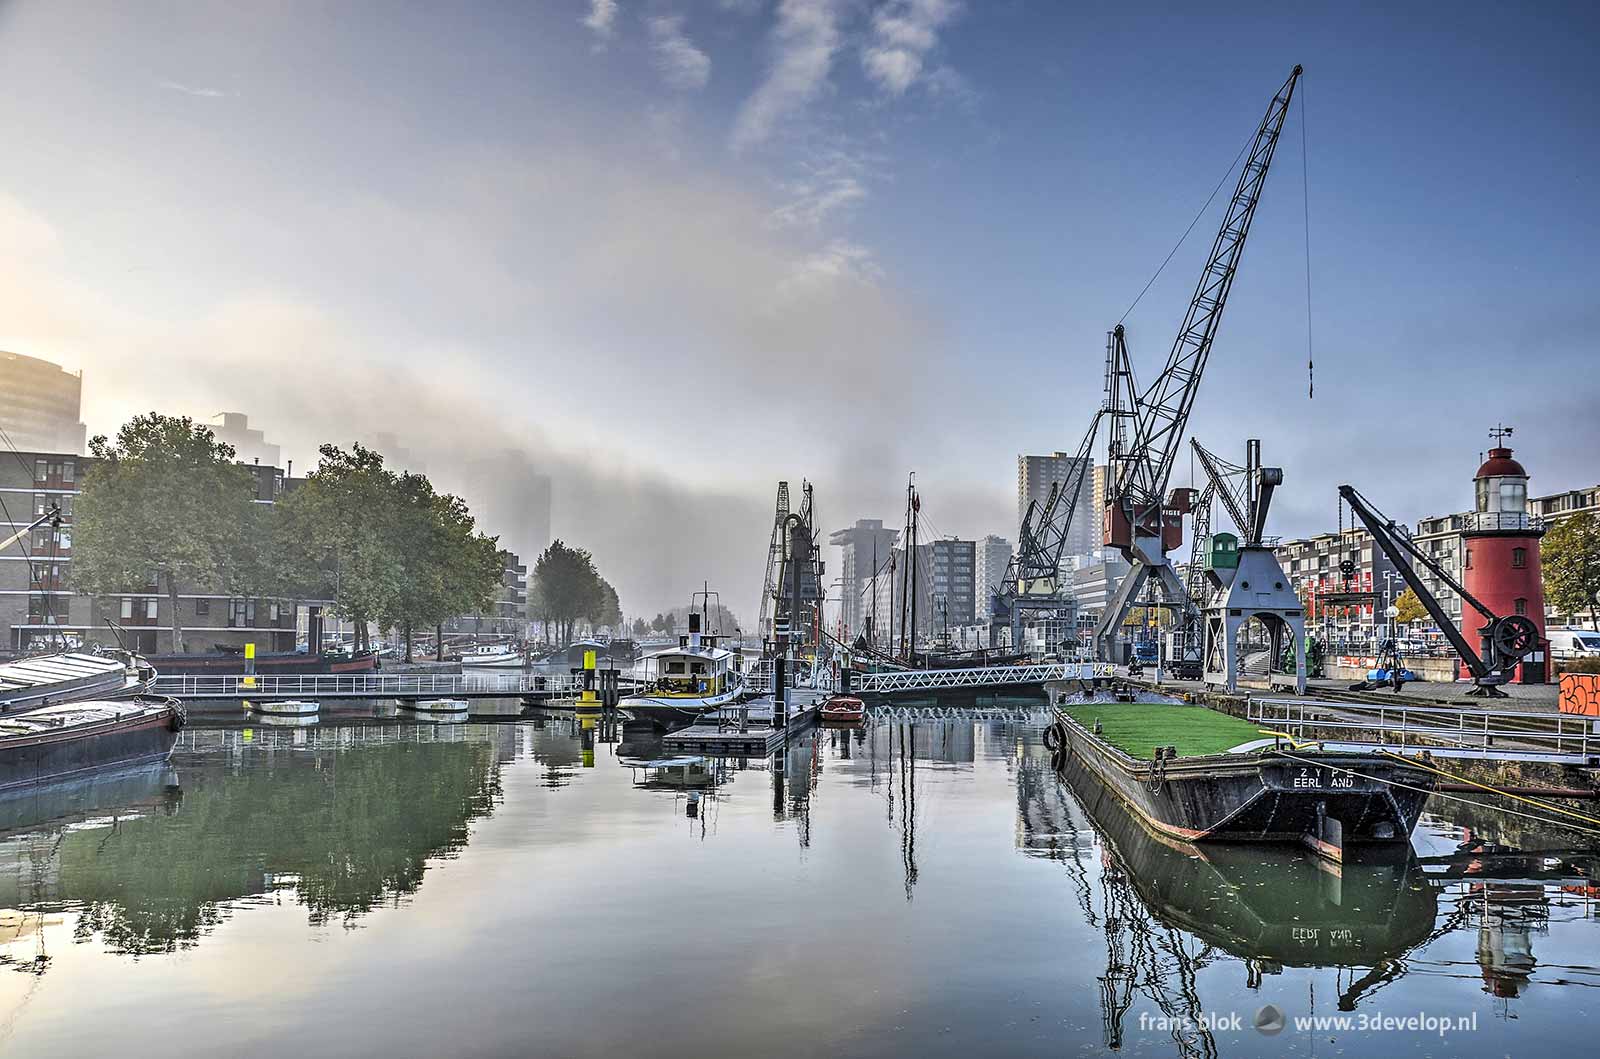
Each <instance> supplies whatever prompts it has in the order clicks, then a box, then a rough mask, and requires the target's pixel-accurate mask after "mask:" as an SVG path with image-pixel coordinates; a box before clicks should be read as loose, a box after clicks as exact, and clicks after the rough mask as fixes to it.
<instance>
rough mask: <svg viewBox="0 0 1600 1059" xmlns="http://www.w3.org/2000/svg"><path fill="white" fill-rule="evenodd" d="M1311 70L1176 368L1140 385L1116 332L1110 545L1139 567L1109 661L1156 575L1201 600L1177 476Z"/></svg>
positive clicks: (1256, 166) (1210, 272)
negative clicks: (1190, 577) (1183, 550)
mask: <svg viewBox="0 0 1600 1059" xmlns="http://www.w3.org/2000/svg"><path fill="white" fill-rule="evenodd" d="M1301 72H1302V71H1301V68H1300V67H1299V66H1296V67H1295V68H1294V70H1293V71H1292V72H1291V73H1290V74H1289V78H1288V80H1286V81H1284V83H1283V86H1282V87H1281V88H1279V89H1278V91H1277V93H1276V94H1275V95H1274V96H1273V97H1272V103H1271V104H1270V105H1269V106H1268V107H1267V113H1266V116H1265V117H1263V118H1262V119H1261V124H1260V125H1259V126H1258V127H1257V129H1256V135H1255V139H1254V140H1253V141H1252V143H1251V145H1250V146H1249V148H1248V153H1247V156H1246V157H1245V162H1244V168H1243V169H1242V170H1241V171H1240V173H1239V181H1238V184H1237V186H1236V187H1235V188H1234V192H1233V198H1232V200H1231V201H1230V202H1229V204H1228V209H1227V212H1226V214H1225V215H1224V216H1223V219H1222V227H1221V228H1220V229H1218V231H1217V236H1216V239H1215V240H1214V241H1213V242H1212V245H1211V253H1210V254H1209V256H1208V257H1207V259H1206V265H1205V267H1204V268H1203V269H1202V270H1201V272H1200V281H1199V283H1198V284H1197V285H1196V287H1195V292H1194V296H1193V297H1192V298H1191V299H1190V302H1189V311H1188V313H1187V314H1186V315H1185V317H1184V321H1183V325H1182V326H1181V327H1180V328H1179V329H1178V335H1177V338H1176V339H1175V340H1174V342H1173V344H1172V350H1171V352H1170V353H1169V354H1168V355H1167V363H1166V367H1165V368H1164V369H1163V370H1162V372H1161V374H1160V375H1159V376H1157V377H1156V380H1155V381H1154V382H1153V383H1151V384H1150V386H1149V387H1148V388H1147V389H1145V390H1143V391H1140V390H1139V389H1138V387H1137V385H1136V383H1135V381H1134V375H1133V365H1132V361H1131V359H1130V358H1129V356H1128V347H1127V341H1126V334H1125V332H1124V330H1123V327H1122V325H1121V324H1118V325H1117V326H1116V328H1115V329H1114V330H1113V331H1112V332H1111V335H1110V339H1109V344H1108V345H1109V350H1108V352H1109V356H1108V360H1109V363H1108V366H1107V389H1108V391H1109V397H1110V401H1109V407H1108V408H1107V409H1104V410H1102V412H1101V413H1097V418H1098V417H1099V416H1100V415H1110V416H1111V417H1112V429H1111V444H1110V451H1109V453H1108V456H1107V467H1108V473H1107V475H1106V494H1105V524H1104V527H1103V529H1104V532H1105V537H1104V540H1105V543H1106V546H1107V547H1108V548H1115V549H1116V550H1117V551H1119V552H1120V553H1121V554H1122V555H1123V556H1124V557H1125V558H1126V559H1127V560H1128V562H1129V564H1130V567H1131V569H1130V570H1129V572H1128V574H1127V576H1126V577H1124V578H1123V579H1122V582H1121V584H1120V585H1118V587H1117V591H1116V592H1115V593H1114V594H1113V595H1112V597H1111V599H1109V600H1108V601H1107V604H1106V608H1105V611H1104V612H1103V613H1102V614H1101V617H1100V623H1099V625H1098V626H1096V628H1095V645H1096V653H1097V654H1098V656H1099V657H1100V658H1102V659H1109V660H1113V661H1114V660H1116V656H1117V648H1118V644H1119V641H1120V630H1121V628H1122V622H1123V620H1124V619H1125V618H1126V617H1127V614H1128V611H1129V610H1130V609H1131V608H1132V607H1133V606H1134V603H1135V601H1136V600H1138V599H1139V598H1140V596H1141V594H1142V592H1143V591H1144V588H1145V583H1146V582H1147V581H1148V580H1149V579H1150V578H1151V577H1154V578H1156V580H1157V583H1158V585H1159V587H1160V588H1161V590H1162V594H1163V596H1164V598H1165V601H1166V602H1167V604H1168V605H1171V606H1180V607H1185V608H1187V607H1189V606H1191V605H1192V604H1190V603H1189V602H1188V598H1187V593H1186V591H1185V588H1184V585H1183V584H1182V582H1180V581H1179V580H1178V577H1177V574H1176V573H1174V572H1173V569H1172V565H1171V563H1170V562H1169V561H1168V559H1167V553H1168V552H1169V551H1171V550H1172V549H1174V548H1176V547H1178V545H1179V544H1181V543H1182V540H1183V516H1184V514H1185V513H1187V512H1188V511H1189V510H1190V508H1191V507H1192V506H1193V500H1194V490H1193V489H1178V490H1174V491H1173V493H1172V495H1170V496H1168V495H1167V482H1168V479H1169V478H1170V477H1171V475H1172V466H1173V461H1174V459H1175V457H1176V455H1177V452H1178V448H1179V445H1180V444H1181V442H1182V438H1183V431H1184V428H1185V427H1186V426H1187V425H1188V422H1189V413H1190V411H1191V410H1192V409H1193V407H1194V400H1195V395H1196V393H1197V392H1198V391H1199V387H1200V379H1201V376H1202V375H1203V374H1204V372H1205V367H1206V360H1207V358H1208V357H1209V356H1210V353H1211V345H1212V342H1213V341H1214V340H1215V338H1216V334H1217V325H1218V324H1219V323H1220V322H1221V320H1222V310H1223V307H1224V306H1225V305H1226V304H1227V301H1228V292H1229V291H1230V290H1231V289H1232V287H1233V280H1234V276H1235V275H1236V274H1237V272H1238V269H1239V258H1240V256H1241V254H1242V253H1243V252H1244V244H1245V238H1246V237H1247V236H1248V235H1249V234H1250V223H1251V221H1252V220H1253V219H1254V218H1255V212H1256V205H1257V203H1259V202H1260V200H1261V188H1262V185H1263V184H1264V183H1265V181H1266V177H1267V169H1268V168H1269V167H1270V166H1271V164H1272V156H1273V152H1274V151H1275V150H1276V149H1277V146H1278V136H1279V134H1280V133H1281V132H1282V131H1283V123H1284V119H1285V118H1286V117H1287V116H1288V113H1289V101H1290V99H1291V98H1292V97H1293V95H1294V88H1295V84H1296V82H1297V81H1298V80H1299V79H1300V74H1301ZM1130 425H1131V430H1130Z"/></svg>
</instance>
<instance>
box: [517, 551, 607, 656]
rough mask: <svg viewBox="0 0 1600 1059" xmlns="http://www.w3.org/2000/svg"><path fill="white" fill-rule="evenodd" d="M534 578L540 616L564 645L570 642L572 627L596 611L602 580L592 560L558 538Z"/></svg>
mask: <svg viewBox="0 0 1600 1059" xmlns="http://www.w3.org/2000/svg"><path fill="white" fill-rule="evenodd" d="M533 577H534V586H535V592H536V595H537V599H538V605H539V608H540V613H542V614H543V615H544V616H545V619H546V622H547V625H549V626H552V627H554V629H555V631H556V638H557V640H559V642H560V643H561V644H562V645H563V646H565V645H566V644H569V643H571V642H572V632H573V626H574V625H575V624H576V623H577V622H578V621H580V620H582V619H586V618H590V617H591V616H592V615H593V614H594V613H595V612H596V610H597V600H598V598H599V596H600V584H601V581H600V575H599V574H598V573H597V572H596V571H595V568H594V559H593V557H591V556H590V555H589V553H588V552H587V551H585V550H584V549H582V548H570V547H568V546H567V544H566V542H565V541H562V540H560V539H559V538H558V539H557V540H555V541H553V542H552V543H551V545H550V547H548V548H546V549H545V550H544V553H543V554H541V555H540V556H539V560H538V562H536V563H535V564H534V567H533Z"/></svg>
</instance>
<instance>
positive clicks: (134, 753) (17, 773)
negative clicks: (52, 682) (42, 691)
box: [0, 698, 184, 791]
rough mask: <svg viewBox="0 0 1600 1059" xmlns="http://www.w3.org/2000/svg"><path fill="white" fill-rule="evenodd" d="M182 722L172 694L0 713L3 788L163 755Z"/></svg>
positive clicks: (154, 759) (163, 757) (160, 758)
mask: <svg viewBox="0 0 1600 1059" xmlns="http://www.w3.org/2000/svg"><path fill="white" fill-rule="evenodd" d="M183 723H184V712H183V707H182V706H181V705H180V704H179V703H178V700H177V699H170V698H137V699H127V700H120V701H112V700H103V699H92V700H86V701H81V702H67V703H60V704H58V705H55V706H42V707H40V708H38V709H36V710H30V711H29V712H28V713H25V714H21V715H18V716H8V717H0V791H9V790H13V789H17V788H24V787H31V786H34V785H36V784H41V783H49V782H53V781H57V780H65V779H70V778H72V777H74V776H79V775H83V774H86V773H89V772H91V771H93V770H95V769H102V768H110V767H121V766H131V765H138V764H143V763H148V762H158V761H165V760H166V759H167V757H168V755H170V754H171V753H172V746H173V744H174V743H175V742H177V739H178V732H179V731H180V730H181V729H182V728H183Z"/></svg>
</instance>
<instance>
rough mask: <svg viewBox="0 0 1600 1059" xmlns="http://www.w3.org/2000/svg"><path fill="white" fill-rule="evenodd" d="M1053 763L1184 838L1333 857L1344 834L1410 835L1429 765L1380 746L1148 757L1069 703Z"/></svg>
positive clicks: (1429, 782) (1084, 786) (1361, 840)
mask: <svg viewBox="0 0 1600 1059" xmlns="http://www.w3.org/2000/svg"><path fill="white" fill-rule="evenodd" d="M1048 735H1049V737H1050V738H1049V739H1047V743H1049V744H1050V747H1051V750H1052V752H1053V753H1054V763H1055V765H1056V769H1057V771H1059V772H1061V773H1062V774H1063V775H1064V776H1065V777H1066V778H1067V780H1068V781H1069V782H1070V783H1072V785H1073V787H1074V789H1075V790H1077V791H1079V792H1080V793H1081V794H1082V795H1083V796H1084V797H1086V798H1088V799H1090V800H1091V801H1096V800H1098V799H1099V798H1103V797H1109V798H1114V799H1116V800H1117V801H1118V802H1121V803H1122V804H1123V806H1125V807H1126V808H1127V809H1128V810H1129V811H1130V812H1132V813H1133V814H1134V815H1135V816H1136V817H1138V818H1139V820H1140V821H1141V822H1142V823H1143V824H1144V825H1145V826H1147V827H1149V828H1150V829H1151V830H1153V831H1155V832H1156V833H1157V834H1161V835H1166V836H1168V837H1170V838H1176V839H1180V840H1182V841H1184V842H1293V843H1300V844H1302V845H1306V846H1308V847H1310V848H1311V849H1313V850H1314V851H1316V852H1317V853H1320V854H1322V855H1324V856H1328V857H1330V858H1333V859H1335V860H1337V859H1340V858H1341V857H1342V850H1343V847H1344V846H1345V845H1348V844H1386V843H1404V842H1409V841H1410V838H1411V831H1412V829H1413V828H1414V827H1416V824H1417V818H1418V817H1420V816H1421V815H1422V807H1423V805H1424V804H1425V803H1426V802H1427V800H1428V794H1429V793H1430V792H1431V791H1432V790H1433V786H1434V777H1433V774H1432V773H1429V772H1426V771H1424V770H1422V769H1419V768H1415V767H1412V766H1410V765H1407V764H1405V763H1404V762H1401V761H1396V760H1394V759H1393V758H1385V757H1379V756H1377V755H1374V754H1351V753H1328V752H1323V751H1316V750H1305V751H1275V750H1272V749H1267V750H1264V751H1261V752H1260V753H1247V754H1211V755H1207V756H1204V757H1189V758H1168V759H1166V760H1163V761H1154V760H1150V761H1146V760H1140V759H1138V758H1134V757H1132V756H1130V755H1128V754H1126V753H1124V752H1123V751H1121V750H1119V749H1118V748H1116V747H1114V746H1112V745H1111V744H1110V743H1107V742H1106V741H1105V740H1103V739H1100V738H1099V737H1097V736H1096V735H1094V733H1092V732H1090V731H1089V730H1088V729H1086V728H1084V727H1083V726H1082V725H1080V724H1078V723H1077V722H1076V721H1074V720H1073V719H1072V718H1071V717H1069V716H1067V715H1065V714H1064V713H1059V712H1058V713H1057V715H1056V721H1055V723H1054V724H1053V725H1051V728H1050V732H1049V733H1048Z"/></svg>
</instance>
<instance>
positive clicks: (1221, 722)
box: [1062, 702, 1262, 758]
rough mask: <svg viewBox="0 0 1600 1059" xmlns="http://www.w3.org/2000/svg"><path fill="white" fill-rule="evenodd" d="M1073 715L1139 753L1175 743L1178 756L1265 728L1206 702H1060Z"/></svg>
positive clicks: (1217, 749)
mask: <svg viewBox="0 0 1600 1059" xmlns="http://www.w3.org/2000/svg"><path fill="white" fill-rule="evenodd" d="M1062 710H1063V712H1065V713H1066V714H1067V716H1069V717H1071V718H1072V719H1073V720H1074V721H1077V722H1078V723H1079V724H1081V725H1083V726H1084V727H1085V728H1087V729H1089V730H1090V731H1091V732H1092V731H1094V723H1095V721H1097V720H1098V721H1099V722H1100V728H1101V731H1100V738H1101V739H1104V740H1105V741H1106V742H1108V743H1110V744H1111V745H1112V746H1115V747H1117V748H1119V749H1121V750H1122V751H1124V752H1125V753H1127V754H1130V755H1132V756H1133V757H1136V758H1149V757H1152V756H1154V754H1155V748H1156V747H1158V746H1176V747H1177V748H1178V756H1179V757H1200V756H1202V755H1205V754H1220V753H1223V752H1224V751H1226V750H1231V749H1232V748H1234V747H1236V746H1238V745H1239V744H1241V743H1248V742H1250V741H1251V740H1252V739H1260V738H1261V737H1262V736H1261V729H1260V728H1259V727H1258V726H1256V725H1254V724H1251V723H1250V722H1249V721H1241V720H1240V719H1239V718H1237V717H1230V716H1228V715H1227V714H1225V713H1218V712H1217V711H1215V710H1209V709H1207V708H1206V707H1204V706H1187V705H1176V704H1170V703H1165V702H1086V703H1082V704H1079V705H1075V706H1065V707H1062Z"/></svg>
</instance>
